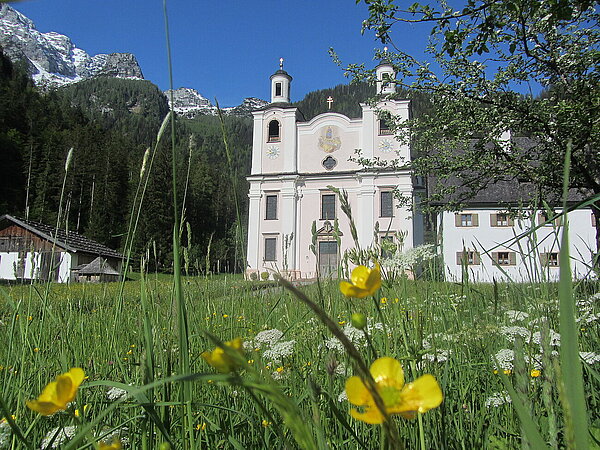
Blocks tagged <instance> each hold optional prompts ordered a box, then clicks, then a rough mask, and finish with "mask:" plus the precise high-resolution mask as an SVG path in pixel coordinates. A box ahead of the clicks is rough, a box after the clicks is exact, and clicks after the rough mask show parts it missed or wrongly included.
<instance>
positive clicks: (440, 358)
mask: <svg viewBox="0 0 600 450" xmlns="http://www.w3.org/2000/svg"><path fill="white" fill-rule="evenodd" d="M451 354H452V350H444V349H441V348H438V349H437V350H436V352H435V353H425V354H424V355H422V356H421V359H423V361H429V362H438V363H442V362H445V361H448V358H449V357H450V355H451Z"/></svg>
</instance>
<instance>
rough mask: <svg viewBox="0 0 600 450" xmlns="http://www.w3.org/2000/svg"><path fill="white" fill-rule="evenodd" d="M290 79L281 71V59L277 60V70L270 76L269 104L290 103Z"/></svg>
mask: <svg viewBox="0 0 600 450" xmlns="http://www.w3.org/2000/svg"><path fill="white" fill-rule="evenodd" d="M291 82H292V77H291V76H290V75H289V74H288V73H287V72H286V71H285V70H283V58H280V59H279V70H278V71H277V72H275V73H274V74H273V75H271V103H290V84H291Z"/></svg>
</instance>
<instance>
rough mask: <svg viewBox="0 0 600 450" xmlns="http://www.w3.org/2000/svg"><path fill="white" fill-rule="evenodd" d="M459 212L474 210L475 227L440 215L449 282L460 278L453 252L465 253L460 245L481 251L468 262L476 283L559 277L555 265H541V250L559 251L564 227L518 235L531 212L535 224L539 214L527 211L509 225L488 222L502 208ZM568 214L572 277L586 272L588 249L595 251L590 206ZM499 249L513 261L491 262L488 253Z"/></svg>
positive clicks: (528, 224) (527, 226) (525, 228)
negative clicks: (473, 262) (474, 261)
mask: <svg viewBox="0 0 600 450" xmlns="http://www.w3.org/2000/svg"><path fill="white" fill-rule="evenodd" d="M461 212H462V213H470V212H472V213H477V214H478V215H479V226H477V227H456V226H455V218H454V217H455V213H454V212H443V213H441V214H440V216H441V220H440V222H439V223H440V224H441V227H442V230H441V235H442V252H443V257H444V262H445V264H446V274H447V276H448V278H449V279H450V280H453V281H456V280H460V279H461V278H462V276H463V274H462V270H463V267H462V266H461V265H459V264H457V263H456V253H457V252H461V251H463V248H466V249H468V250H475V251H478V252H480V255H481V263H480V264H479V265H470V266H466V267H467V270H468V271H469V278H470V279H471V280H474V281H484V282H491V281H493V280H494V279H496V280H512V281H519V282H527V281H540V280H557V279H558V276H559V267H544V268H542V267H541V264H540V259H539V254H540V253H545V252H558V251H559V249H560V245H559V242H560V235H561V233H562V227H557V228H555V227H552V226H543V227H540V228H538V229H537V231H536V233H535V235H530V236H523V237H522V238H521V239H516V237H517V236H521V235H522V234H523V233H526V232H527V231H528V230H529V229H530V228H531V227H532V222H531V217H532V214H533V217H535V225H537V221H538V219H537V215H538V214H537V212H535V213H532V212H531V211H529V212H526V215H527V216H528V219H525V220H515V223H514V226H513V227H492V226H491V224H490V215H491V214H495V213H498V212H502V211H501V210H496V209H494V210H492V209H469V210H464V211H461ZM568 218H569V227H570V233H569V252H570V255H571V270H572V272H573V276H574V277H575V278H581V277H583V276H585V275H587V274H588V273H589V266H590V263H591V260H592V252H594V251H595V229H594V228H593V226H592V220H591V211H590V210H589V209H584V210H577V211H572V212H570V213H569V214H568ZM503 250H505V251H513V252H515V253H516V265H514V266H501V268H500V267H498V266H496V265H494V264H493V263H492V259H491V252H498V251H503ZM486 251H487V252H488V253H489V254H486ZM560 263H561V264H562V261H560Z"/></svg>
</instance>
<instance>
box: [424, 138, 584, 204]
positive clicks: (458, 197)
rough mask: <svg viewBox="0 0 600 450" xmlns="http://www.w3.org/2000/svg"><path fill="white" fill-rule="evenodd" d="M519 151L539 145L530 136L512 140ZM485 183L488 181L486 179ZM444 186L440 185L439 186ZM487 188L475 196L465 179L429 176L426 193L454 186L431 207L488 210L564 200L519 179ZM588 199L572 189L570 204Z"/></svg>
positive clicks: (494, 182)
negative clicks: (490, 208) (479, 208)
mask: <svg viewBox="0 0 600 450" xmlns="http://www.w3.org/2000/svg"><path fill="white" fill-rule="evenodd" d="M510 140H511V142H512V143H513V145H515V147H516V148H521V149H532V148H534V147H536V146H537V145H538V143H537V142H536V141H535V140H533V139H531V138H528V137H515V136H512V137H511V138H510ZM478 144H480V141H479V140H477V139H473V140H472V141H471V142H470V143H469V146H470V147H471V148H474V147H475V145H478ZM492 146H493V144H492V143H486V144H484V149H489V148H491V147H492ZM452 151H453V152H456V154H462V153H463V152H464V151H465V150H463V149H460V148H455V149H453V150H452ZM484 181H485V180H484ZM440 184H441V186H439V185H440ZM484 184H485V186H484V187H483V188H482V189H481V190H479V191H478V192H477V193H475V194H474V195H472V192H470V189H469V188H467V187H465V186H464V183H463V180H462V179H460V178H458V177H455V176H451V177H449V178H447V179H445V180H438V179H437V177H436V176H435V175H433V176H429V177H428V179H427V194H428V197H430V198H431V197H432V196H435V195H436V194H437V193H438V192H439V191H438V189H439V188H440V187H446V188H447V187H454V188H455V191H454V193H452V194H451V195H449V196H448V197H447V198H445V199H443V200H437V201H432V202H431V205H434V206H442V205H446V204H449V203H454V204H456V203H460V204H462V205H465V206H471V207H477V206H479V207H486V206H496V207H498V205H503V206H521V205H531V204H532V203H535V202H538V203H539V202H541V201H542V200H543V201H545V202H547V203H548V204H549V205H551V206H559V205H561V204H562V198H561V197H560V196H557V194H556V193H555V192H550V191H549V190H548V189H546V188H545V187H544V186H536V185H535V184H534V183H531V182H528V181H520V180H519V178H518V177H515V178H505V179H498V180H489V183H484ZM584 199H585V196H584V195H582V194H581V193H579V192H578V191H577V190H576V189H571V190H569V196H568V199H567V202H568V203H570V204H574V203H577V202H580V201H582V200H584Z"/></svg>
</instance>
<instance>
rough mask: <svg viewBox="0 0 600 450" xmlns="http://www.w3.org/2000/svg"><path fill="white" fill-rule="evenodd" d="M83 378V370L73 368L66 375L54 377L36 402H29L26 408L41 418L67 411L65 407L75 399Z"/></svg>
mask: <svg viewBox="0 0 600 450" xmlns="http://www.w3.org/2000/svg"><path fill="white" fill-rule="evenodd" d="M84 378H85V373H84V372H83V369H80V368H79V367H74V368H73V369H71V370H69V371H68V372H67V373H63V374H62V375H59V376H57V377H56V380H55V381H52V382H51V383H48V385H47V386H46V387H45V388H44V390H43V391H42V393H41V394H40V396H39V397H38V398H37V400H29V401H28V402H27V407H28V408H29V409H32V410H34V411H37V412H38V413H40V414H41V415H43V416H49V415H51V414H54V413H55V412H57V411H62V410H65V409H67V405H68V404H69V403H71V402H72V401H73V400H74V399H75V395H77V389H79V385H80V384H81V383H82V381H83V379H84Z"/></svg>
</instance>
